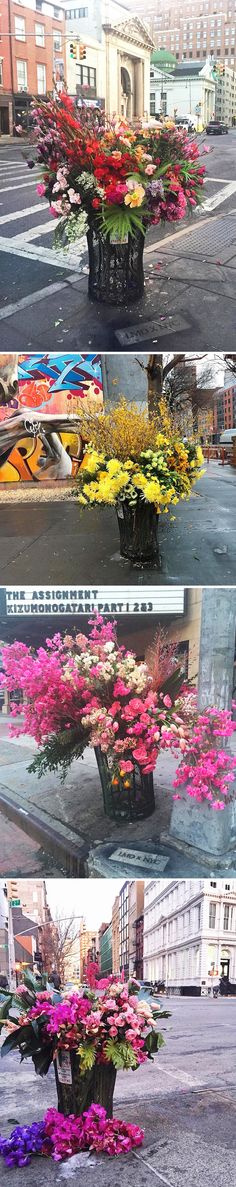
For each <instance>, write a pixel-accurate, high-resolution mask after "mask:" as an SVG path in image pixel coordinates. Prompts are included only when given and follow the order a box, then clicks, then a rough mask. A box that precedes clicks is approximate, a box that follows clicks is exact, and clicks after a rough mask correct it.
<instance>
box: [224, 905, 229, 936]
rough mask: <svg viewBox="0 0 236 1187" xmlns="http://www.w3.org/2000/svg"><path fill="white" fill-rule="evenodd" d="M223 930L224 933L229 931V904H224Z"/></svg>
mask: <svg viewBox="0 0 236 1187" xmlns="http://www.w3.org/2000/svg"><path fill="white" fill-rule="evenodd" d="M223 928H224V931H228V929H229V903H225V904H224V919H223Z"/></svg>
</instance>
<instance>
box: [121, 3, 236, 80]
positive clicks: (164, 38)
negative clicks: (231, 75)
mask: <svg viewBox="0 0 236 1187" xmlns="http://www.w3.org/2000/svg"><path fill="white" fill-rule="evenodd" d="M128 3H129V8H130V10H131V11H133V12H135V14H136V16H138V17H140V18H141V19H143V20H145V21H146V24H147V25H148V26H149V29H150V32H151V36H152V37H153V40H154V42H155V45H156V46H157V48H159V47H163V48H165V49H168V50H171V52H172V53H173V54H174V55H175V57H176V58H177V61H179V62H182V60H183V58H186V59H188V60H189V59H191V58H192V59H193V60H194V59H196V58H199V59H200V60H202V59H204V58H208V57H209V56H212V57H213V58H214V59H216V60H217V58H219V59H221V60H223V61H226V62H227V64H228V66H233V67H235V64H236V3H235V0H195V3H194V5H193V4H192V3H191V2H190V0H181V3H180V0H172V2H171V0H170V2H169V3H168V0H159V2H158V5H157V4H156V2H155V0H128Z"/></svg>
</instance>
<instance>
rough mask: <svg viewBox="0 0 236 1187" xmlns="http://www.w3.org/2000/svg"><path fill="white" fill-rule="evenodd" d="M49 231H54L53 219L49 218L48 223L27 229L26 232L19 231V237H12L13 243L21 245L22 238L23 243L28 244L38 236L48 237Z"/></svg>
mask: <svg viewBox="0 0 236 1187" xmlns="http://www.w3.org/2000/svg"><path fill="white" fill-rule="evenodd" d="M49 231H54V225H53V219H52V218H50V222H49V223H39V224H38V226H37V227H29V229H28V231H23V232H22V231H21V233H20V234H19V235H13V240H12V241H13V243H21V240H22V236H23V239H24V243H30V240H31V239H39V238H40V235H48V234H49Z"/></svg>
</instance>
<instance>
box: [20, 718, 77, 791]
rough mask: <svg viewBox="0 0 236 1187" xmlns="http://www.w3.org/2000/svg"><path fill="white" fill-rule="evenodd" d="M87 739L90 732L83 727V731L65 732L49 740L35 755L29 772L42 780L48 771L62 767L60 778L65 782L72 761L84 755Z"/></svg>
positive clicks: (75, 729)
mask: <svg viewBox="0 0 236 1187" xmlns="http://www.w3.org/2000/svg"><path fill="white" fill-rule="evenodd" d="M87 739H88V732H86V730H85V729H83V728H82V727H81V730H80V728H79V726H76V727H75V728H74V729H70V730H63V731H62V732H61V733H59V734H57V735H56V736H55V737H54V736H53V737H51V738H49V741H48V742H46V743H45V746H43V747H42V748H41V750H40V751H39V753H38V754H36V755H35V758H34V759H33V762H32V763H31V764H30V766H29V767H28V770H29V772H30V773H33V774H36V775H38V778H39V779H41V778H42V775H45V773H46V771H57V769H58V767H61V771H60V778H61V780H62V782H63V781H64V779H65V778H66V774H67V771H68V770H69V767H70V765H71V762H72V760H73V759H74V758H81V756H82V755H83V751H84V749H85V746H86V745H87Z"/></svg>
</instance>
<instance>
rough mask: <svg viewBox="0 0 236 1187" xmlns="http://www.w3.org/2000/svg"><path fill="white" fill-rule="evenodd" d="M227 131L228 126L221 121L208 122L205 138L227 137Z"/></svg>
mask: <svg viewBox="0 0 236 1187" xmlns="http://www.w3.org/2000/svg"><path fill="white" fill-rule="evenodd" d="M228 131H229V129H228V125H227V124H223V123H222V122H221V120H210V121H209V124H207V126H206V134H207V136H227V135H228Z"/></svg>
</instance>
